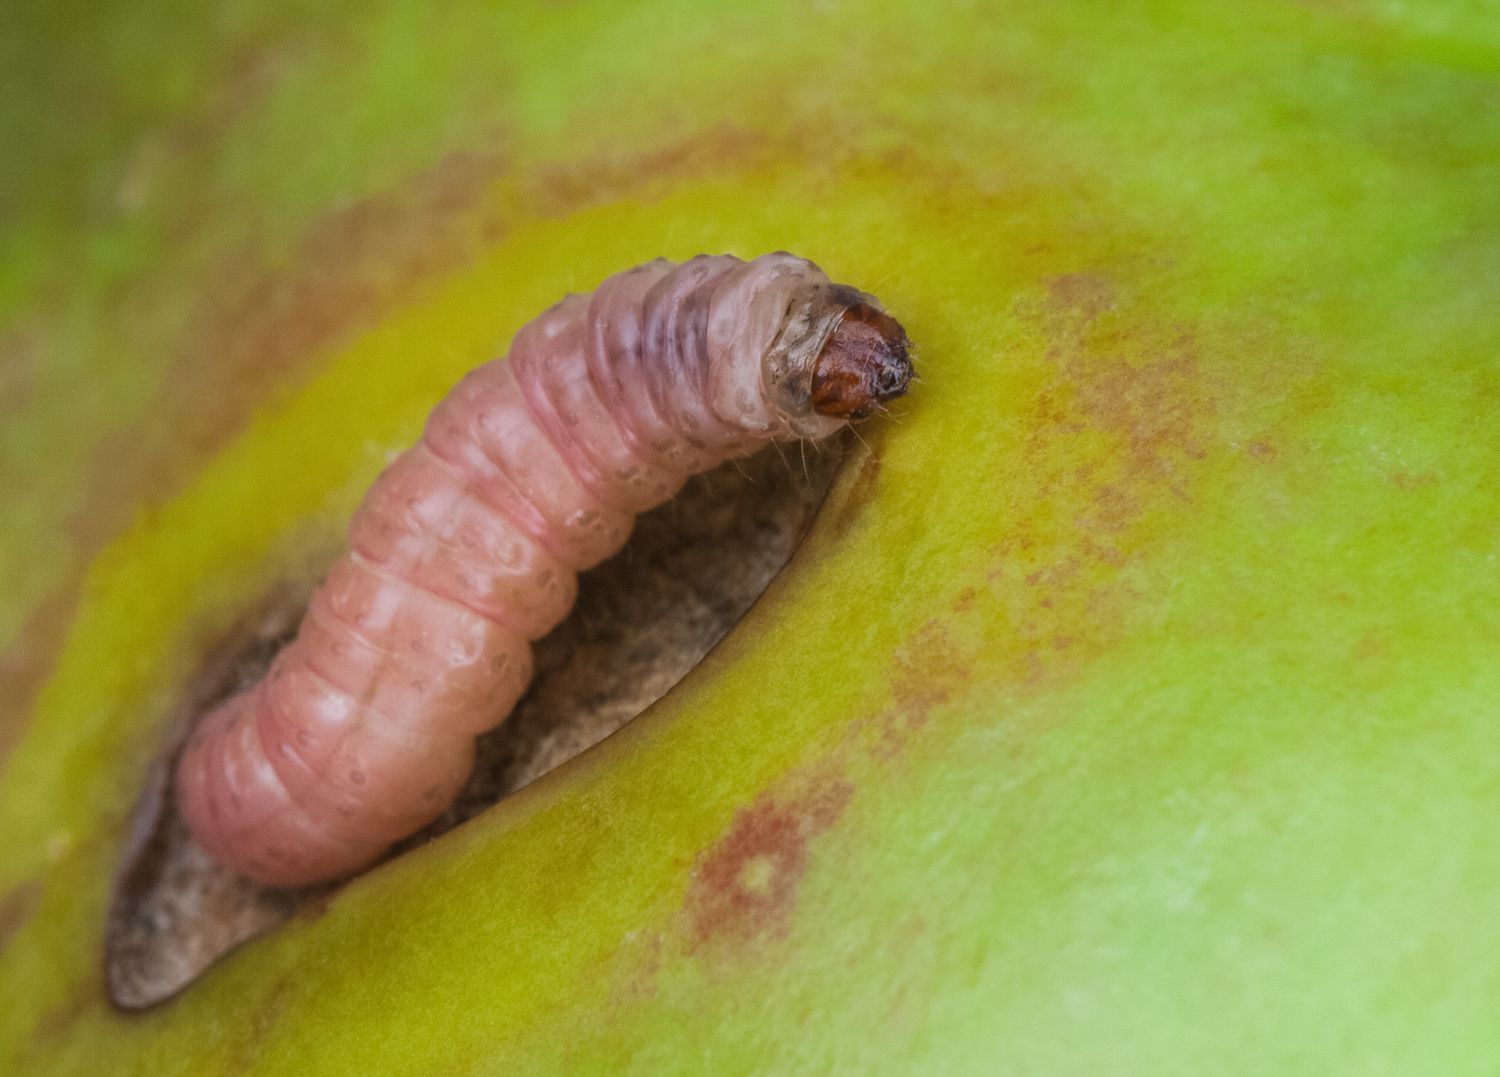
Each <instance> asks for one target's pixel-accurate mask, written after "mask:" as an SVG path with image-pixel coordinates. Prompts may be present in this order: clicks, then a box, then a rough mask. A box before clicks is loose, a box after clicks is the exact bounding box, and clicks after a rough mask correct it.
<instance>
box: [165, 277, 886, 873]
mask: <svg viewBox="0 0 1500 1077" xmlns="http://www.w3.org/2000/svg"><path fill="white" fill-rule="evenodd" d="M910 353H911V345H910V341H909V340H908V339H907V336H906V333H905V331H904V330H903V329H902V328H901V326H900V324H899V323H898V322H897V321H896V320H895V319H894V318H892V317H891V316H890V315H889V314H887V313H886V312H885V311H884V310H883V309H882V308H881V306H880V304H879V302H878V301H877V300H875V298H874V297H873V296H870V295H867V294H865V293H863V292H860V291H858V290H857V289H854V288H851V287H849V286H847V285H839V284H834V283H833V282H831V281H829V279H828V278H827V277H826V276H825V275H824V274H823V272H822V271H821V270H819V269H818V268H817V267H816V266H815V265H813V264H812V263H811V262H808V261H806V260H804V259H801V258H797V257H794V256H793V255H790V254H786V253H777V254H769V255H765V256H762V257H760V258H756V259H754V260H752V261H749V262H745V261H741V260H740V259H738V258H734V257H731V256H728V255H714V256H710V255H700V256H699V257H696V258H693V259H690V260H688V261H686V262H683V263H681V264H677V265H673V264H672V263H669V262H666V261H662V260H657V261H655V262H650V263H647V264H645V265H642V266H638V267H636V268H634V269H631V270H627V271H625V272H623V273H619V274H616V275H615V276H613V277H610V278H609V279H608V280H606V281H605V282H604V283H603V284H601V285H600V286H599V288H598V289H596V290H595V291H594V292H593V293H592V294H591V295H587V296H570V297H569V298H568V299H566V300H564V301H563V302H561V303H559V304H557V305H556V306H554V307H552V308H551V309H549V310H548V311H546V312H545V313H543V314H542V315H541V316H540V317H538V318H537V319H535V320H534V321H532V322H530V323H528V324H527V325H526V326H525V327H523V328H522V329H521V331H520V332H519V333H517V334H516V338H515V340H514V341H513V342H512V345H511V348H510V350H509V353H508V354H507V356H506V357H505V358H504V359H500V360H496V361H493V362H490V363H487V364H485V365H483V366H481V367H479V368H477V369H476V370H474V371H472V372H471V373H470V374H469V375H468V376H466V377H465V378H464V379H463V381H462V382H460V383H459V385H458V386H457V387H455V388H454V390H453V391H452V392H450V393H449V395H448V396H447V397H445V398H444V399H443V400H442V401H441V402H440V403H439V404H438V406H437V407H436V408H435V409H434V410H433V413H432V415H431V417H430V418H429V420H428V423H427V426H426V429H425V430H424V432H423V435H422V438H421V440H420V441H419V442H418V444H417V445H416V446H415V447H414V448H412V449H411V450H410V451H408V452H407V453H405V454H403V455H402V456H401V457H399V458H398V459H397V460H396V461H395V462H393V463H392V464H391V466H390V467H388V468H387V469H386V470H385V472H383V473H382V475H381V476H380V478H379V479H377V480H376V482H375V484H374V485H373V486H372V487H371V490H370V492H369V494H368V495H367V496H366V498H365V501H364V503H363V505H362V506H361V508H360V509H359V511H358V513H357V514H356V515H355V517H354V520H353V521H352V523H351V525H350V528H349V541H350V548H349V550H348V551H347V552H346V553H345V554H344V555H343V556H342V557H341V558H340V559H339V561H338V562H337V563H336V564H335V565H334V567H333V569H332V570H331V571H330V572H329V574H328V576H327V577H326V578H325V580H324V581H323V583H322V584H321V585H320V587H319V589H318V592H317V593H316V594H315V596H314V598H313V601H312V603H311V605H310V608H309V612H308V614H307V616H306V618H305V619H304V621H303V623H302V626H301V627H300V629H299V631H298V633H297V636H296V638H295V639H293V640H292V642H291V643H289V644H288V645H287V646H286V647H285V648H284V649H283V650H282V652H281V653H280V654H279V655H278V656H277V658H276V661H275V662H274V663H273V665H272V667H271V669H270V670H269V671H268V672H267V674H266V675H265V677H264V678H262V680H261V681H259V682H257V683H256V684H255V685H252V686H251V687H250V688H248V689H246V690H245V691H243V692H241V693H239V694H237V695H235V696H232V697H231V698H229V699H227V700H225V701H223V702H222V703H220V704H219V705H218V706H217V707H215V708H214V709H213V710H211V711H210V712H209V713H208V714H207V715H205V717H204V718H203V720H202V721H201V722H200V723H199V724H198V726H197V728H196V729H195V730H194V732H193V735H192V737H191V739H190V741H189V743H188V746H187V748H186V749H185V750H184V752H183V754H182V756H181V758H180V759H179V760H178V763H177V769H176V790H177V802H178V806H179V809H180V810H181V812H182V815H183V817H184V818H185V819H186V821H187V823H188V826H189V827H190V829H191V830H192V833H193V835H194V837H195V839H196V840H197V842H198V843H199V844H200V845H201V846H202V847H203V848H204V849H205V850H207V851H208V852H209V853H210V854H212V855H213V856H215V857H216V858H218V859H219V860H220V861H222V862H224V863H225V864H228V865H229V866H231V867H233V868H234V869H236V870H238V871H240V872H242V873H244V874H246V875H248V876H250V877H252V878H254V879H256V880H258V881H260V882H262V883H266V884H269V885H276V886H292V885H303V884H307V883H312V882H318V881H321V880H326V879H332V878H337V877H340V876H343V875H347V874H349V873H351V872H353V871H356V870H358V869H360V868H363V867H366V866H368V865H369V864H371V863H373V862H374V861H375V860H377V859H379V857H380V856H381V855H382V854H383V853H384V852H385V850H386V849H387V848H388V847H389V846H390V845H391V844H392V843H393V842H395V841H396V840H398V839H400V838H402V837H404V836H405V835H407V834H410V833H412V832H413V831H415V830H417V829H419V828H420V827H422V826H423V825H425V824H426V823H428V822H430V821H431V820H433V819H434V818H436V817H437V816H438V815H439V814H441V813H442V811H443V810H444V809H445V808H446V807H447V806H448V803H449V802H450V801H451V800H452V798H453V796H454V795H456V793H457V791H458V789H459V788H460V787H461V785H462V783H463V781H464V779H465V777H466V776H467V774H468V771H469V769H470V767H471V766H472V764H473V739H474V737H475V735H476V734H477V733H480V732H483V731H485V730H486V729H489V728H492V727H494V726H495V725H498V724H499V723H500V722H501V721H502V720H503V719H504V718H505V717H506V716H507V715H508V714H509V713H510V711H511V709H512V708H513V707H514V705H515V703H516V701H517V700H518V699H519V698H520V696H521V694H522V693H523V692H524V691H525V689H526V687H527V684H528V682H529V679H530V671H531V646H530V643H531V641H532V640H535V639H539V638H540V637H541V636H542V635H544V634H546V632H548V631H549V630H550V629H551V628H552V627H553V626H554V625H556V624H557V623H558V621H560V620H561V619H562V618H563V617H564V616H565V615H566V614H567V612H568V609H569V608H570V606H571V604H572V601H573V597H574V595H575V593H576V574H577V573H578V572H580V571H582V570H583V569H586V568H589V567H591V566H592V565H594V564H597V563H598V562H599V561H602V560H603V559H604V558H606V557H608V556H610V555H611V554H613V553H614V552H615V551H616V550H618V549H619V548H620V546H621V545H622V544H623V543H624V542H625V539H626V537H627V535H628V533H629V530H630V527H631V524H632V522H633V520H634V518H635V516H636V515H638V514H639V513H641V512H643V511H645V510H647V509H649V508H652V507H654V506H656V505H658V504H661V503H662V502H664V501H665V500H667V499H668V498H670V497H671V496H672V494H673V493H674V492H675V491H676V490H677V489H678V488H679V487H680V486H681V485H682V483H683V481H684V480H685V479H686V478H687V477H688V476H689V475H692V474H695V473H697V472H700V471H705V470H707V469H709V468H711V467H713V466H716V465H717V464H719V463H722V462H724V461H726V460H729V459H732V458H734V457H736V456H742V455H747V454H749V453H751V452H754V451H755V450H756V449H758V448H760V447H761V446H762V445H764V444H765V443H766V442H768V441H771V440H777V439H795V438H821V437H825V436H827V435H829V434H832V433H834V432H836V431H837V430H839V429H842V428H843V427H845V426H846V425H848V424H849V423H850V422H851V421H856V420H859V419H863V418H865V417H867V416H869V415H870V414H872V413H873V412H875V411H876V410H878V409H879V408H880V407H881V405H882V404H884V403H885V402H886V401H889V400H892V399H894V398H896V397H898V396H900V395H901V394H902V393H904V392H905V391H906V389H907V387H908V385H909V383H910V381H911V378H912V376H913V373H912V365H911V356H910Z"/></svg>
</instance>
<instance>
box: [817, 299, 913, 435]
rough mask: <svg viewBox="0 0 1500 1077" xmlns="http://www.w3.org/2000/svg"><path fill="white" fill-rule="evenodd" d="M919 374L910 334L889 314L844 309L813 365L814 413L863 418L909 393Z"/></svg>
mask: <svg viewBox="0 0 1500 1077" xmlns="http://www.w3.org/2000/svg"><path fill="white" fill-rule="evenodd" d="M912 376H913V371H912V365H911V341H910V340H908V339H907V336H906V330H905V329H902V328H901V323H900V322H898V321H896V319H895V318H892V317H891V316H890V315H889V314H887V313H886V312H885V311H883V310H877V309H876V308H875V307H873V306H871V305H870V304H868V303H857V304H855V305H854V306H852V307H850V308H849V309H847V310H846V311H844V316H843V318H842V319H840V321H839V324H838V326H837V327H835V329H834V330H833V332H832V333H831V334H829V336H828V341H827V343H825V344H824V345H823V351H822V352H821V353H820V354H819V355H818V361H817V364H816V365H815V366H814V367H813V379H812V402H813V410H814V411H816V412H817V413H818V414H819V415H827V416H829V417H830V418H834V419H863V418H866V417H868V416H869V415H871V414H872V413H873V412H874V411H875V410H876V409H877V408H878V407H879V406H880V405H882V404H884V403H885V402H886V401H889V400H894V399H896V397H898V396H900V395H901V394H902V393H904V392H906V387H907V386H908V385H910V384H911V379H912Z"/></svg>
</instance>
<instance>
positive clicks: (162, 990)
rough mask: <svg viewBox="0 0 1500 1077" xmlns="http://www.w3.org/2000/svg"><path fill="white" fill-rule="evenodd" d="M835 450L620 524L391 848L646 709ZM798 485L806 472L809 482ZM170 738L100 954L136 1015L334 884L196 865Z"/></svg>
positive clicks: (756, 588) (188, 693) (781, 535)
mask: <svg viewBox="0 0 1500 1077" xmlns="http://www.w3.org/2000/svg"><path fill="white" fill-rule="evenodd" d="M841 456H842V450H841V447H839V446H832V447H826V448H823V449H820V450H819V449H814V448H813V447H811V446H810V447H809V448H808V450H807V454H806V463H807V468H808V470H807V473H806V474H804V471H803V466H802V463H801V462H800V461H797V460H793V461H791V462H790V463H788V461H786V460H785V459H784V458H783V457H782V456H781V455H780V454H778V453H776V452H774V451H771V452H764V453H761V454H759V455H758V456H755V457H752V458H750V459H749V460H743V461H738V462H731V463H729V464H726V465H725V466H723V467H721V468H719V469H718V470H716V471H712V472H710V473H708V474H707V475H703V476H700V477H698V478H696V479H694V480H692V481H691V482H690V483H689V484H688V485H687V487H686V488H685V489H684V490H683V492H682V493H681V494H680V495H678V497H677V498H676V499H674V500H673V501H671V502H670V503H668V504H667V505H664V506H663V507H661V508H660V509H657V510H656V511H654V512H651V513H648V514H646V515H645V516H642V517H641V518H640V520H639V521H638V522H637V525H636V528H635V531H634V533H633V535H632V536H631V539H630V542H629V544H628V545H626V547H625V549H624V550H622V551H621V553H620V554H619V555H618V556H617V557H614V558H612V559H611V560H609V561H607V562H605V563H604V564H603V565H601V566H600V567H599V568H597V569H595V570H594V571H592V572H590V573H587V574H586V575H585V576H584V577H583V578H582V579H581V580H580V588H579V600H578V603H577V605H576V606H575V607H574V609H573V612H572V614H571V615H570V616H569V617H568V619H567V620H566V621H564V622H563V623H562V624H561V625H559V626H558V628H557V629H556V630H555V631H553V632H552V633H551V634H550V635H548V636H547V637H546V638H544V639H543V640H541V641H540V642H539V643H538V644H537V648H536V669H537V672H536V677H535V679H534V681H533V682H532V685H531V688H530V690H529V691H528V692H527V694H526V696H525V697H524V698H523V699H522V700H521V702H520V704H519V705H518V706H517V707H516V710H515V712H514V713H513V714H512V715H511V716H510V718H509V719H508V720H507V721H506V722H504V723H503V724H502V725H501V726H500V727H499V728H498V729H496V730H494V731H493V732H491V733H488V734H486V735H485V736H483V737H480V738H479V741H478V762H477V764H476V766H475V768H474V773H473V775H472V776H471V777H470V779H469V782H468V785H467V786H465V788H464V790H463V792H461V793H460V794H459V797H458V799H457V801H455V803H454V804H453V806H452V807H451V808H450V809H449V810H448V811H447V812H446V813H445V814H444V815H443V817H442V818H440V819H439V820H438V821H437V822H435V823H433V824H432V825H431V826H430V827H428V828H426V829H425V830H423V831H421V832H420V833H418V834H416V835H414V836H413V837H411V838H408V839H406V840H405V841H402V842H401V843H400V844H398V845H397V846H396V847H395V848H394V849H393V850H392V853H391V855H393V856H394V855H398V854H399V853H401V852H403V851H405V850H407V849H410V848H412V847H414V846H417V845H421V844H423V843H425V842H428V841H431V840H432V839H433V838H436V837H437V836H438V835H440V834H442V833H444V832H445V831H447V830H450V829H452V828H453V827H455V826H457V825H459V824H460V823H462V822H464V821H465V820H467V819H469V818H471V817H473V816H474V815H477V814H478V813H479V812H481V811H483V810H485V809H486V808H488V807H490V806H491V805H493V804H494V803H495V802H496V801H498V800H500V799H502V798H503V797H505V796H507V795H509V794H510V793H513V792H515V791H516V790H518V789H520V788H522V787H523V786H526V785H528V784H530V783H531V782H533V781H535V780H536V779H537V778H539V777H541V776H542V775H543V774H546V773H547V772H548V771H550V770H552V769H553V768H555V767H557V766H559V765H560V764H562V763H563V762H565V761H567V760H568V759H571V758H572V757H573V756H575V755H578V754H579V753H580V752H582V751H584V750H585V749H587V748H588V747H590V746H591V745H593V744H596V743H597V742H599V741H600V740H603V739H604V738H605V737H606V736H608V735H609V734H610V733H612V732H614V731H615V730H616V729H618V728H619V727H620V726H622V725H624V724H625V723H626V722H628V721H629V720H630V719H631V718H633V717H635V716H636V715H637V714H639V713H640V712H641V711H642V710H644V709H645V708H646V707H648V706H649V705H650V704H651V703H653V702H655V701H656V700H657V699H659V698H660V697H661V696H663V695H664V694H666V692H667V691H668V690H669V689H670V688H671V687H672V685H673V684H675V683H676V682H677V681H678V680H679V679H680V678H681V677H682V676H683V675H684V674H685V673H687V672H688V671H689V670H690V669H692V667H693V666H695V665H696V664H697V663H698V662H699V661H700V660H701V659H702V658H703V656H704V655H705V654H706V653H707V652H708V650H709V648H710V647H712V646H713V645H714V644H715V643H716V642H717V641H718V640H719V639H720V638H721V637H722V636H723V635H724V633H725V632H727V631H728V630H729V629H730V628H731V627H732V626H733V625H734V623H735V622H736V621H738V620H739V619H740V618H741V617H742V616H743V615H744V613H745V611H746V610H747V609H749V607H750V605H751V604H752V603H753V602H754V601H755V599H756V597H757V596H759V594H760V593H761V591H763V590H764V589H765V587H766V585H767V584H768V583H769V582H770V580H771V578H772V577H773V576H774V575H775V574H776V573H777V571H778V570H780V568H781V566H782V565H784V564H785V563H786V562H787V560H788V559H789V558H790V556H791V554H792V551H793V550H794V549H795V548H796V546H797V544H798V542H800V540H801V537H802V535H803V533H804V532H805V530H806V528H807V526H808V524H809V522H810V521H811V519H812V517H813V514H814V513H815V512H816V510H817V507H818V505H819V503H820V502H821V501H822V498H823V494H824V492H825V491H826V490H827V487H828V483H829V481H830V480H831V478H832V476H833V472H834V470H835V468H836V466H837V463H838V461H839V459H840V458H841ZM809 480H810V481H809ZM315 575H316V572H313V571H310V572H309V573H308V576H307V578H306V579H304V580H302V581H300V582H299V583H298V585H296V586H293V587H289V588H288V589H287V590H286V591H285V592H282V593H278V594H275V595H273V596H271V597H270V598H269V599H268V601H267V604H266V606H265V608H264V609H262V610H260V611H258V612H257V613H256V614H255V615H254V616H253V617H251V618H249V619H248V620H247V622H246V623H245V624H244V625H242V626H241V627H240V628H239V629H238V630H237V631H236V632H234V633H233V635H232V637H231V638H229V639H227V640H225V641H222V642H221V643H220V644H219V645H218V646H216V647H215V648H213V651H212V653H211V654H207V655H205V656H204V659H203V661H202V666H201V669H200V673H199V675H198V676H197V677H196V678H195V679H194V682H193V683H192V684H191V685H189V686H188V687H187V688H185V689H184V692H183V697H182V699H181V701H180V705H179V711H180V713H181V714H182V715H183V720H182V721H181V722H180V723H179V726H180V730H179V743H180V734H181V733H185V731H186V729H187V727H188V725H189V719H190V718H191V717H193V716H196V715H198V714H201V713H203V712H204V711H205V710H207V709H209V708H210V707H212V706H213V705H214V704H215V703H217V702H218V701H219V700H221V699H223V698H224V697H225V696H227V695H229V694H231V693H232V692H234V691H236V690H238V689H239V688H241V687H243V686H244V685H246V684H249V683H251V682H253V681H254V680H256V679H258V678H259V677H260V676H261V675H262V673H264V671H265V669H266V667H267V666H268V665H269V664H270V661H271V659H272V658H273V657H274V656H275V654H276V652H277V650H278V649H279V648H280V647H281V646H282V645H283V644H285V643H286V642H287V640H288V639H289V638H290V637H291V634H292V631H293V629H294V628H295V626H296V624H297V621H298V620H299V619H300V616H301V613H302V609H303V608H304V607H305V605H306V600H307V596H308V594H309V593H310V592H311V589H312V583H313V582H314V576H315ZM175 750H176V748H175V747H172V748H169V749H168V751H167V752H166V753H164V756H163V758H162V760H161V761H160V762H159V763H158V765H157V766H156V768H155V769H154V771H153V775H152V779H151V783H150V784H151V787H150V788H148V789H147V790H146V792H145V794H144V795H143V797H142V799H141V802H140V806H139V807H138V809H137V814H136V818H135V820H134V822H133V824H132V828H131V834H130V836H129V837H128V839H127V847H126V850H125V858H124V863H123V864H122V867H121V872H120V875H119V877H118V879H117V882H116V887H115V892H114V894H113V896H112V900H111V905H110V910H109V920H108V924H107V928H106V938H105V948H104V961H105V973H106V980H107V982H108V985H109V992H110V997H111V999H112V1000H113V1001H114V1003H115V1004H116V1005H117V1006H119V1007H121V1008H122V1009H126V1010H136V1009H143V1008H145V1007H147V1006H151V1005H153V1004H155V1003H157V1002H160V1001H162V1000H163V999H166V998H168V997H169V996H171V995H173V994H175V993H177V992H178V991H180V990H181V989H182V988H184V987H185V986H187V985H188V984H190V983H191V982H192V981H193V980H195V979H196V978H197V977H198V976H199V975H201V974H202V973H203V971H204V970H205V969H207V968H208V967H209V966H210V965H212V964H213V963H214V962H215V961H217V960H218V959H219V958H220V957H221V956H222V955H223V954H224V953H226V952H227V951H229V950H230V949H232V948H234V947H236V946H238V945H239V944H241V943H243V942H245V941H246V940H248V939H251V938H253V937H255V936H257V935H261V934H264V933H265V932H267V931H269V930H271V929H272V928H274V927H276V926H277V925H278V924H281V923H283V922H285V921H286V920H288V919H289V918H291V917H293V916H304V917H309V916H316V915H318V913H319V912H320V911H321V910H322V909H323V908H324V907H325V906H326V904H327V903H328V902H329V901H331V900H334V899H335V894H334V891H335V890H336V889H337V887H336V886H335V885H323V886H317V887H311V888H307V889H302V890H275V889H270V888H267V887H262V886H258V885H257V884H255V883H253V882H251V881H250V880H248V879H245V878H243V877H241V876H239V875H237V874H235V873H234V872H231V871H229V870H228V869H226V868H223V867H221V866H220V865H218V864H217V863H215V862H214V861H213V860H211V859H210V858H209V857H208V855H207V854H206V853H204V852H203V851H202V850H200V849H199V848H198V847H197V846H196V845H195V844H193V842H192V839H191V838H190V836H189V835H188V832H187V827H186V825H185V824H184V823H183V822H182V820H181V819H180V818H179V817H178V815H177V813H176V811H175V809H174V807H173V804H174V801H173V797H172V790H171V787H170V782H171V767H170V763H171V761H172V758H173V756H174V755H175Z"/></svg>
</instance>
